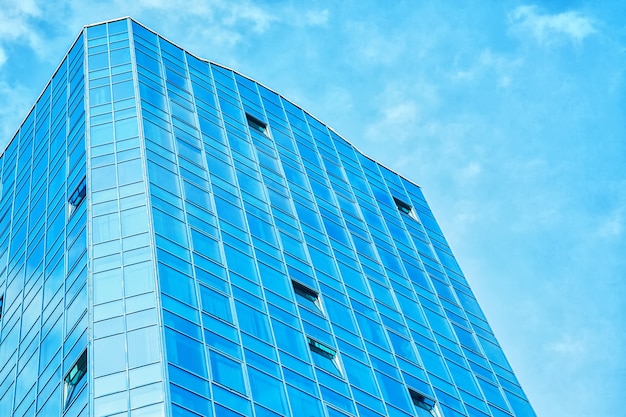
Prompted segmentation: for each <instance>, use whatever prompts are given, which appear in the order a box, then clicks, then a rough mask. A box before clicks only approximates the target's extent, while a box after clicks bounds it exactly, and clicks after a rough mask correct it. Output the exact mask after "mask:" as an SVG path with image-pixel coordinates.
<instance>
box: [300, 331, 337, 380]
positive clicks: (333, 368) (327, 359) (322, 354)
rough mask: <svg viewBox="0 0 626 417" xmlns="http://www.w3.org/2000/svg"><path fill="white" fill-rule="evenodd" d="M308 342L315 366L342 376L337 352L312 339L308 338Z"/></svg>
mask: <svg viewBox="0 0 626 417" xmlns="http://www.w3.org/2000/svg"><path fill="white" fill-rule="evenodd" d="M307 341H308V342H309V349H311V353H312V355H311V356H313V362H314V363H315V365H316V366H317V367H319V368H321V369H323V370H325V371H326V372H328V373H330V374H333V375H335V376H341V368H340V366H339V359H338V358H337V351H336V350H335V349H333V348H331V347H328V346H326V345H324V344H323V343H320V342H318V341H317V340H315V339H312V338H310V337H307Z"/></svg>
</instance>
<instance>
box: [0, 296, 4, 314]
mask: <svg viewBox="0 0 626 417" xmlns="http://www.w3.org/2000/svg"><path fill="white" fill-rule="evenodd" d="M3 305H4V295H0V320H2V306H3Z"/></svg>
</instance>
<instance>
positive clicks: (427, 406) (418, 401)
mask: <svg viewBox="0 0 626 417" xmlns="http://www.w3.org/2000/svg"><path fill="white" fill-rule="evenodd" d="M409 395H410V396H411V401H413V405H414V406H415V411H416V412H417V417H439V413H438V412H437V406H436V404H435V401H434V400H431V399H430V398H428V397H426V396H425V395H422V394H420V393H419V392H417V391H414V390H412V389H411V388H409Z"/></svg>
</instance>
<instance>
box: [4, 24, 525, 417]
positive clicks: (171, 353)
mask: <svg viewBox="0 0 626 417" xmlns="http://www.w3.org/2000/svg"><path fill="white" fill-rule="evenodd" d="M0 198H1V200H0V416H46V417H48V416H59V417H60V416H133V417H139V416H165V415H167V416H170V415H171V416H239V415H243V416H256V417H269V416H298V417H301V416H304V417H317V416H327V417H343V416H361V417H365V416H368V417H369V416H394V417H401V416H402V417H405V416H406V417H409V416H419V417H423V416H431V417H432V416H436V417H456V416H472V417H486V416H493V417H504V416H519V417H522V416H526V417H527V416H534V415H535V414H534V412H533V410H532V408H531V406H530V405H529V403H528V400H527V398H526V396H525V395H524V392H523V391H522V389H521V388H520V386H519V383H518V382H517V379H516V378H515V376H514V374H513V372H512V371H511V368H510V366H509V364H508V362H507V360H506V358H505V356H504V354H503V353H502V350H501V349H500V347H499V345H498V342H497V341H496V339H495V337H494V335H493V333H492V331H491V330H490V327H489V325H488V324H487V322H486V320H485V317H484V316H483V314H482V312H481V309H480V307H479V305H478V303H477V302H476V300H475V298H474V296H473V294H472V291H471V290H470V288H469V286H468V284H467V281H466V280H465V278H464V276H463V273H462V272H461V269H460V268H459V266H458V264H457V262H456V261H455V259H454V256H453V255H452V252H451V250H450V248H449V247H448V244H447V243H446V240H445V238H444V237H443V234H442V232H441V230H440V228H439V227H438V225H437V222H436V221H435V219H434V216H433V214H432V212H431V210H430V208H429V207H428V204H427V203H426V200H425V199H424V196H423V194H422V190H421V189H420V187H419V186H417V185H415V184H414V183H413V182H411V181H409V180H407V179H405V178H403V177H401V176H399V175H398V174H396V173H395V172H393V171H390V170H389V169H387V168H385V167H384V166H382V165H380V164H378V163H376V162H375V161H374V160H372V159H370V158H369V157H367V156H364V155H363V154H361V153H360V152H359V151H358V150H357V149H355V147H354V146H353V145H351V144H350V143H349V142H348V141H346V140H345V139H343V138H342V137H340V136H339V135H338V134H337V133H335V132H334V131H333V130H331V129H329V128H328V127H327V126H326V125H324V124H323V123H322V122H321V121H319V120H317V119H316V118H315V117H313V116H312V115H310V114H308V113H307V112H306V111H304V110H302V109H301V108H299V107H298V106H296V105H294V104H293V103H291V102H290V101H289V100H288V99H286V98H284V97H282V96H281V95H279V94H277V93H276V92H274V91H272V90H270V89H268V88H266V87H264V86H263V85H260V84H259V83H257V82H255V81H254V80H251V79H250V78H247V77H245V76H243V75H241V74H239V73H237V72H235V71H232V70H230V69H227V68H224V67H223V66H220V65H217V64H214V63H211V62H208V61H206V60H203V59H200V58H198V57H196V56H194V55H192V54H191V53H189V52H187V51H184V50H183V49H181V48H180V47H178V46H176V45H174V44H172V43H171V42H169V41H167V40H166V39H164V38H163V37H161V36H159V35H158V34H155V33H154V32H152V31H150V30H149V29H146V28H145V27H143V26H141V25H140V24H138V23H136V22H134V21H133V20H131V19H121V20H115V21H110V22H106V23H100V24H96V25H91V26H88V27H86V28H85V29H84V30H83V31H82V32H81V33H80V35H79V36H78V38H77V39H76V41H75V42H74V44H73V46H72V47H71V49H70V51H69V53H68V54H67V56H66V57H65V59H64V60H63V62H62V63H61V64H60V66H59V67H58V69H57V71H56V72H55V73H54V75H53V77H52V79H51V80H50V82H49V83H48V85H47V86H46V87H45V89H44V90H43V93H41V95H40V97H39V99H38V100H37V102H36V103H35V105H34V106H33V108H32V110H31V111H30V113H29V114H28V116H27V117H26V119H25V120H24V122H23V124H22V125H21V126H20V127H19V129H18V131H17V133H16V134H15V136H14V137H13V138H12V139H11V141H10V142H9V143H8V145H7V147H6V149H5V150H4V152H3V153H2V155H1V156H0Z"/></svg>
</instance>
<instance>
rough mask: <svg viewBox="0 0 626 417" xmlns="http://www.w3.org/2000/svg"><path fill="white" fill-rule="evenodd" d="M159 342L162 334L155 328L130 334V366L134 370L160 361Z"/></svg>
mask: <svg viewBox="0 0 626 417" xmlns="http://www.w3.org/2000/svg"><path fill="white" fill-rule="evenodd" d="M159 340H160V333H159V331H158V328H157V327H154V326H152V327H145V328H143V329H139V330H134V331H130V332H128V333H127V341H128V366H129V367H130V368H134V367H139V366H144V365H147V364H150V363H152V362H155V361H158V360H159V359H160V352H161V349H160V346H159V345H160V343H159Z"/></svg>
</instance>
